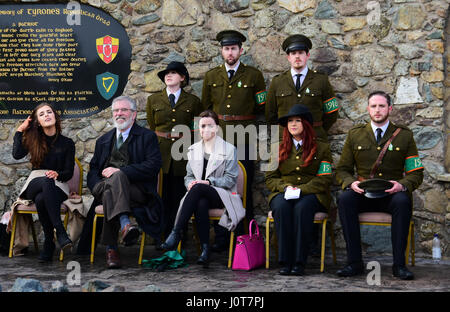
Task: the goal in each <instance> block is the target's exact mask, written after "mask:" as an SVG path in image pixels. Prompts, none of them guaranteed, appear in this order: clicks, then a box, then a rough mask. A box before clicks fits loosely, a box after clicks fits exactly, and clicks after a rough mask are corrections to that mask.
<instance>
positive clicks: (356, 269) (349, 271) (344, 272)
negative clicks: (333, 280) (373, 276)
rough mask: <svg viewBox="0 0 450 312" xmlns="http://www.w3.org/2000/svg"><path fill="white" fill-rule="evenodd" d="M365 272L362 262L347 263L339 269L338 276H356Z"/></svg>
mask: <svg viewBox="0 0 450 312" xmlns="http://www.w3.org/2000/svg"><path fill="white" fill-rule="evenodd" d="M363 273H364V266H363V265H362V264H360V265H359V264H357V265H351V264H349V265H347V266H346V267H344V268H343V269H341V270H338V271H337V272H336V274H337V276H340V277H350V276H356V275H360V274H363Z"/></svg>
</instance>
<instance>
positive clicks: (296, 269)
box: [291, 264, 305, 276]
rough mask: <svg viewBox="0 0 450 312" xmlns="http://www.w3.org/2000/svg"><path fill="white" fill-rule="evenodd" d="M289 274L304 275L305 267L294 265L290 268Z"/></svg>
mask: <svg viewBox="0 0 450 312" xmlns="http://www.w3.org/2000/svg"><path fill="white" fill-rule="evenodd" d="M291 275H296V276H302V275H305V268H304V267H303V266H302V265H301V264H298V265H295V266H294V267H293V268H292V270H291Z"/></svg>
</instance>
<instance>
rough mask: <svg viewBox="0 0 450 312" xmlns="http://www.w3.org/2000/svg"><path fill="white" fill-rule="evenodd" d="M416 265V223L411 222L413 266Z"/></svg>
mask: <svg viewBox="0 0 450 312" xmlns="http://www.w3.org/2000/svg"><path fill="white" fill-rule="evenodd" d="M415 265H416V244H415V239H414V221H411V266H415Z"/></svg>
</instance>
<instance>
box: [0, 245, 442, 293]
mask: <svg viewBox="0 0 450 312" xmlns="http://www.w3.org/2000/svg"><path fill="white" fill-rule="evenodd" d="M100 247H101V248H98V250H97V251H96V259H95V263H94V264H93V265H91V264H90V263H89V258H88V257H87V256H77V255H74V254H67V255H66V257H65V259H64V262H59V261H58V260H56V257H55V260H54V261H53V263H51V264H45V265H42V264H39V263H38V262H37V253H36V252H35V251H34V248H31V247H30V251H29V253H28V255H26V256H21V257H15V258H12V259H10V258H8V257H0V272H1V274H0V285H1V287H2V289H3V292H7V291H8V290H9V289H10V288H11V287H12V286H13V284H14V281H15V280H16V278H19V277H22V278H34V279H38V280H40V281H41V283H42V286H43V288H44V290H46V291H48V290H49V289H50V288H51V285H52V283H54V282H56V281H60V282H62V283H66V281H67V277H68V276H69V278H70V277H73V272H74V271H73V268H69V269H68V268H67V265H68V263H70V261H77V262H78V263H79V264H80V268H81V275H80V285H69V287H68V288H69V290H70V291H71V292H79V291H81V286H82V285H84V284H85V283H86V282H88V281H90V280H101V281H103V282H105V283H107V284H109V285H114V286H122V287H123V289H124V290H125V292H141V291H149V290H160V291H161V292H212V293H223V292H240V293H241V294H242V293H251V292H270V293H273V292H380V291H381V292H397V291H402V292H403V291H406V292H448V291H449V290H450V261H449V260H446V261H441V263H440V264H434V263H433V261H432V260H431V259H429V258H428V259H427V258H424V257H420V255H417V256H416V265H415V266H414V267H410V269H411V271H413V272H414V274H415V277H416V279H415V280H413V281H401V280H398V279H396V278H393V277H392V274H391V264H392V257H391V256H390V255H380V254H370V255H368V254H366V255H365V258H364V259H365V261H366V262H368V261H373V260H375V261H378V262H379V263H380V264H381V277H380V285H379V286H377V285H369V284H368V282H367V276H366V275H364V276H358V277H355V278H339V277H337V276H336V275H335V274H334V273H335V272H336V270H337V269H339V268H340V267H341V266H342V265H343V264H344V255H345V251H343V250H338V264H337V265H334V264H332V260H331V257H330V256H329V255H328V256H329V257H327V259H326V262H325V272H324V273H320V272H319V265H320V262H319V259H318V258H316V257H311V259H310V263H309V264H308V266H307V269H306V275H305V276H302V277H295V276H281V275H279V274H278V269H279V268H278V266H277V265H276V263H275V261H274V255H272V256H271V264H272V266H271V268H270V269H268V270H266V269H264V268H261V269H258V270H255V271H252V272H242V271H232V270H229V269H227V267H226V263H227V259H226V258H227V254H226V253H219V254H216V253H215V254H213V255H212V259H211V264H210V267H209V268H208V269H205V268H202V267H201V266H199V265H197V264H195V261H196V258H197V254H196V249H195V245H194V244H193V243H190V244H188V246H187V262H188V266H187V267H184V268H179V269H176V270H168V271H165V272H155V271H153V270H150V269H146V268H142V267H140V266H139V265H138V264H137V260H138V251H139V249H138V247H137V246H133V247H121V249H120V250H121V258H122V261H123V264H124V265H123V268H122V269H118V270H107V269H106V268H105V251H104V248H103V246H100ZM327 252H329V251H328V250H327ZM161 254H162V253H161V252H160V251H157V250H155V248H154V246H146V249H145V252H144V259H151V258H156V257H159V256H160V255H161ZM368 272H370V271H368ZM70 274H72V275H70ZM72 280H73V279H72ZM149 285H152V286H149ZM148 286H149V287H148Z"/></svg>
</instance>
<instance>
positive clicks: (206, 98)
mask: <svg viewBox="0 0 450 312" xmlns="http://www.w3.org/2000/svg"><path fill="white" fill-rule="evenodd" d="M216 39H217V41H219V42H220V45H221V54H222V58H223V60H224V63H223V64H220V65H219V66H217V67H215V68H213V69H211V70H209V71H208V72H207V73H206V74H205V78H204V80H203V90H202V104H203V106H204V107H205V108H208V109H211V110H213V111H214V112H216V113H217V115H218V116H219V125H220V127H221V128H222V130H223V136H224V139H225V140H227V141H229V143H232V144H234V145H235V146H236V147H237V151H238V158H239V159H238V160H240V161H241V162H242V164H243V165H244V167H245V169H246V171H247V202H246V217H247V220H251V219H252V218H253V199H252V182H253V176H254V160H252V158H253V157H254V154H253V153H251V151H255V147H254V145H250V143H252V144H254V143H255V140H254V139H253V140H252V141H250V139H249V138H248V136H247V135H246V136H244V135H239V136H238V135H236V133H235V135H234V138H230V139H228V138H227V135H226V134H227V130H226V126H243V127H244V128H245V127H247V126H248V125H251V124H254V122H255V119H256V115H257V114H258V113H260V114H262V113H263V112H264V104H265V103H266V85H265V82H264V77H263V74H262V73H261V71H259V70H258V69H256V68H255V67H253V66H249V65H247V64H244V63H242V62H241V61H240V60H239V58H240V56H241V55H242V53H243V48H242V42H245V41H246V38H245V36H244V35H243V34H241V33H240V32H238V31H235V30H224V31H221V32H219V33H218V34H217V36H216ZM238 137H239V139H238ZM243 138H245V140H243ZM231 140H232V141H231ZM216 242H217V240H216ZM220 245H221V247H226V246H227V244H226V243H225V242H223V243H220ZM215 247H216V244H215V245H213V246H212V250H216V248H215ZM222 249H223V248H222Z"/></svg>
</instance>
